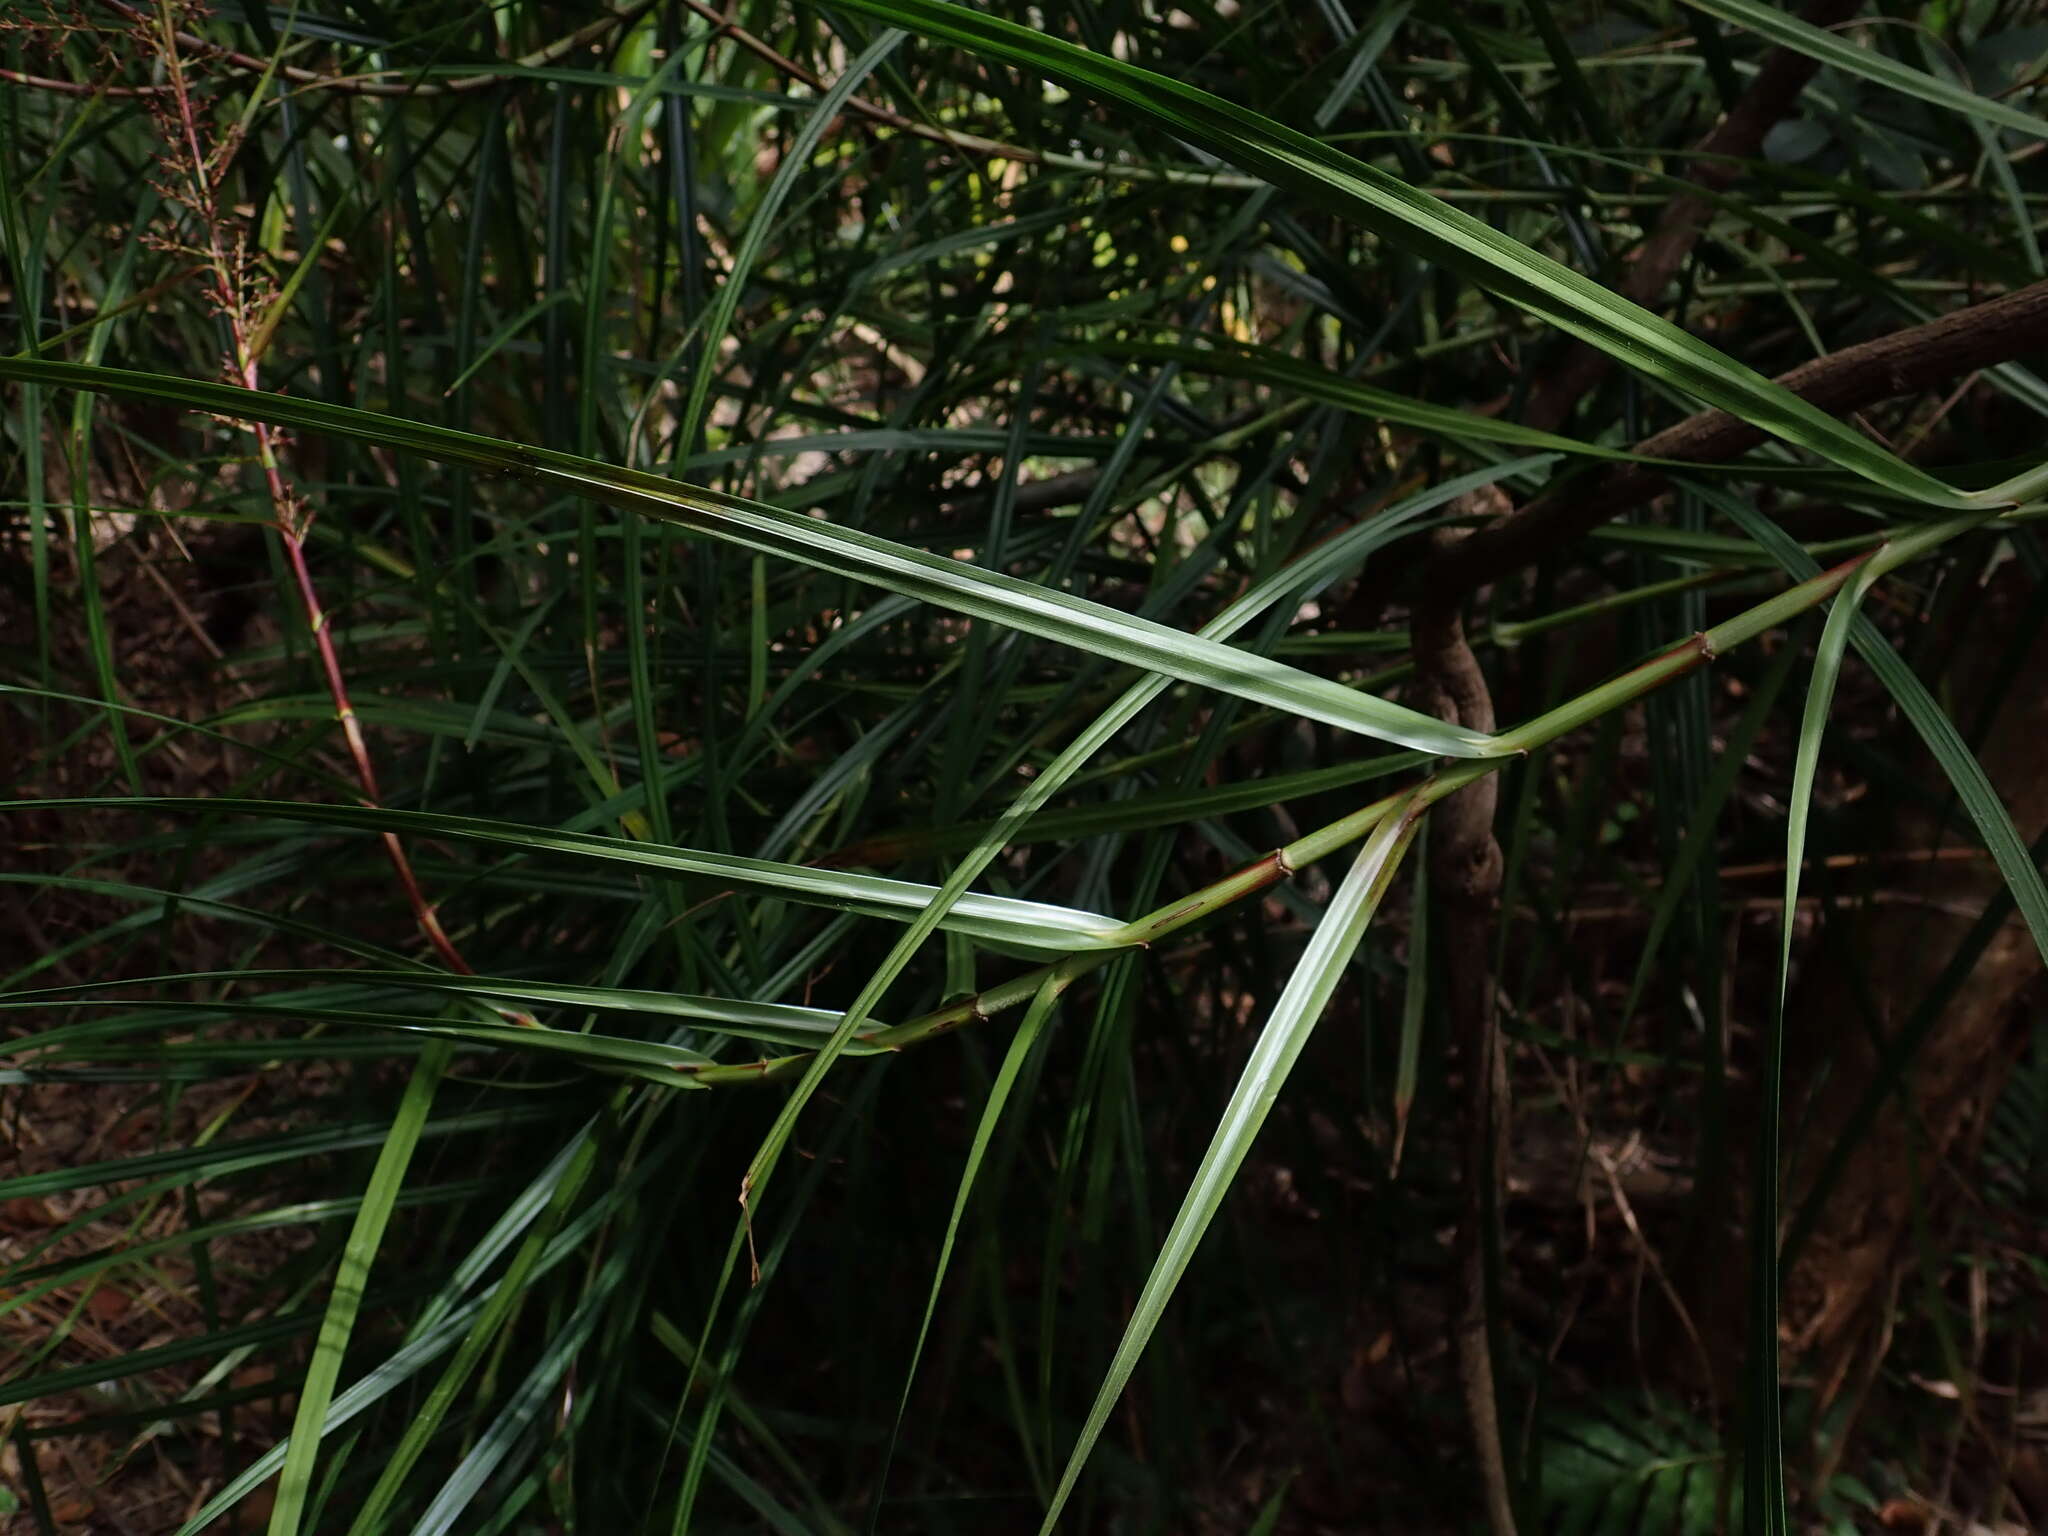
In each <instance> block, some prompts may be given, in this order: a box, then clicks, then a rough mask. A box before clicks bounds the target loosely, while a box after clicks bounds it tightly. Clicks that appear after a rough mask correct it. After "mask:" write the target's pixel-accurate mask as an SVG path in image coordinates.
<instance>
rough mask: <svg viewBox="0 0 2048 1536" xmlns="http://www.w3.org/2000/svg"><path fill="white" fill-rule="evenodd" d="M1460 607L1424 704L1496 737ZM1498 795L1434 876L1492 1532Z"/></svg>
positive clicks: (1475, 798) (1498, 1529)
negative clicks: (1458, 1087) (1458, 1093)
mask: <svg viewBox="0 0 2048 1536" xmlns="http://www.w3.org/2000/svg"><path fill="white" fill-rule="evenodd" d="M1461 500H1462V501H1463V502H1464V506H1463V507H1462V508H1461V510H1464V511H1467V512H1474V513H1485V512H1488V511H1491V510H1493V509H1494V508H1495V507H1496V506H1498V507H1502V508H1504V507H1505V506H1506V504H1507V497H1506V495H1505V494H1504V493H1503V492H1502V491H1501V490H1500V489H1499V488H1498V487H1497V486H1489V487H1488V488H1487V489H1486V490H1484V491H1478V492H1474V493H1472V494H1471V495H1469V496H1467V497H1464V498H1461ZM1457 538H1459V535H1458V534H1457V533H1455V532H1453V531H1452V530H1449V529H1445V530H1441V531H1440V532H1439V533H1438V535H1437V539H1438V541H1439V544H1440V545H1443V544H1447V543H1450V542H1453V541H1455V540H1456V539H1457ZM1459 607H1460V605H1459V604H1458V603H1457V602H1455V601H1453V602H1448V603H1435V602H1425V603H1424V604H1422V605H1421V606H1420V607H1418V608H1417V609H1416V612H1415V618H1414V622H1413V625H1412V634H1413V637H1414V648H1415V661H1416V669H1417V672H1418V674H1419V677H1420V684H1421V688H1420V699H1419V707H1420V708H1421V709H1423V710H1424V711H1425V712H1427V713H1430V714H1434V715H1437V716H1438V717H1440V718H1441V719H1444V720H1448V721H1450V722H1451V723H1453V724H1454V725H1462V726H1464V727H1466V728H1467V729H1468V730H1474V731H1484V732H1486V733H1487V734H1489V735H1491V734H1492V732H1493V730H1494V727H1495V720H1494V709H1493V696H1492V694H1491V693H1489V692H1488V690H1487V686H1486V674H1485V673H1484V672H1482V671H1481V670H1480V667H1479V659H1478V658H1477V657H1476V656H1474V655H1473V654H1472V646H1471V644H1470V642H1469V641H1468V640H1467V639H1466V637H1465V628H1464V624H1463V622H1462V621H1461V619H1460V617H1459ZM1499 796H1500V785H1499V781H1498V779H1497V778H1496V776H1495V775H1492V774H1488V775H1487V776H1486V777H1485V778H1483V779H1480V780H1479V781H1478V782H1477V783H1475V784H1471V785H1469V786H1467V787H1466V788H1464V789H1461V790H1459V791H1458V792H1457V793H1456V794H1454V795H1451V796H1449V797H1447V798H1446V799H1445V800H1444V802H1443V803H1442V804H1441V805H1440V806H1438V807H1437V808H1436V810H1435V812H1434V813H1433V814H1432V815H1431V818H1430V822H1431V825H1430V833H1429V839H1430V840H1429V863H1430V870H1429V877H1430V891H1431V895H1432V897H1433V898H1434V900H1435V901H1436V903H1437V906H1438V908H1439V910H1440V911H1441V913H1442V920H1443V934H1444V938H1443V951H1444V963H1445V972H1446V976H1445V981H1446V999H1445V1001H1446V1012H1447V1013H1448V1015H1449V1019H1450V1028H1451V1039H1452V1042H1453V1044H1454V1045H1455V1047H1456V1049H1457V1051H1458V1053H1459V1056H1460V1058H1461V1059H1462V1060H1463V1062H1464V1066H1465V1114H1464V1125H1463V1131H1464V1178H1463V1191H1462V1203H1461V1207H1460V1211H1459V1219H1458V1240H1457V1250H1456V1253H1457V1276H1458V1279H1457V1287H1458V1290H1457V1298H1456V1304H1455V1307H1454V1310H1453V1313H1452V1323H1451V1344H1452V1353H1453V1357H1454V1358H1455V1359H1456V1361H1457V1366H1458V1382H1459V1386H1460V1388H1461V1389H1462V1392H1463V1396H1464V1399H1465V1418H1466V1422H1467V1425H1468V1426H1469V1428H1470V1430H1471V1433H1472V1449H1473V1457H1474V1462H1475V1464H1476V1466H1477V1468H1478V1471H1479V1477H1480V1482H1481V1485H1482V1489H1483V1492H1484V1495H1485V1504H1486V1520H1487V1528H1488V1530H1490V1531H1491V1532H1492V1536H1515V1512H1514V1503H1513V1500H1512V1498H1511V1497H1510V1493H1509V1487H1510V1485H1509V1479H1508V1464H1507V1455H1506V1452H1505V1450H1504V1449H1503V1447H1502V1443H1501V1432H1500V1404H1499V1398H1498V1394H1497V1392H1496V1391H1495V1387H1494V1379H1493V1349H1492V1344H1491V1341H1490V1339H1489V1337H1488V1328H1487V1317H1488V1313H1487V1301H1486V1289H1487V1288H1486V1253H1487V1247H1488V1239H1489V1237H1490V1236H1491V1234H1492V1232H1493V1231H1494V1230H1495V1228H1496V1226H1497V1224H1498V1222H1499V1219H1500V1205H1501V1193H1502V1190H1503V1188H1504V1187H1505V1182H1506V1181H1505V1173H1506V1164H1505V1161H1504V1155H1505V1148H1506V1145H1507V1130H1508V1075H1507V1056H1506V1053H1505V1051H1504V1050H1503V1049H1502V1046H1501V1038H1500V1021H1499V1017H1498V1010H1497V1009H1496V1007H1495V999H1494V982H1493V969H1492V956H1491V954H1490V953H1489V951H1490V949H1491V936H1492V932H1493V912H1494V908H1495V906H1496V905H1497V904H1498V901H1499V898H1500V883H1501V872H1502V862H1503V861H1502V858H1501V850H1500V843H1499V842H1498V841H1497V840H1496V839H1495V837H1494V835H1493V818H1494V812H1495V810H1496V809H1497V808H1498V804H1499Z"/></svg>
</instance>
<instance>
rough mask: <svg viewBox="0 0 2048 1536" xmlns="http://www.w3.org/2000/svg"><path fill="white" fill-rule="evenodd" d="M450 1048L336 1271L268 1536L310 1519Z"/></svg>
mask: <svg viewBox="0 0 2048 1536" xmlns="http://www.w3.org/2000/svg"><path fill="white" fill-rule="evenodd" d="M448 1057H449V1048H448V1047H447V1046H436V1047H435V1048H434V1049H432V1050H430V1051H428V1052H427V1054H426V1055H424V1056H422V1057H421V1058H420V1059H419V1061H418V1062H417V1063H416V1064H415V1065H414V1067H413V1072H412V1080H411V1081H410V1082H409V1083H408V1084H407V1085H406V1090H405V1097H404V1098H403V1099H402V1100H401V1101H400V1102H399V1106H398V1114H397V1117H396V1118H395V1119H394V1120H393V1121H392V1122H391V1134H390V1135H389V1136H388V1137H387V1138H385V1142H384V1148H383V1150H382V1151H381V1152H379V1153H378V1154H377V1164H376V1167H374V1168H373V1169H371V1171H370V1182H369V1183H368V1184H367V1185H366V1186H365V1187H364V1190H363V1204H362V1208H361V1209H360V1210H358V1211H357V1212H356V1220H355V1226H354V1227H353V1228H351V1229H350V1231H349V1235H348V1242H347V1244H346V1245H345V1246H344V1247H343V1249H342V1253H341V1263H340V1266H339V1267H338V1268H337V1269H336V1270H335V1273H334V1292H333V1295H332V1297H331V1298H330V1299H329V1301H328V1303H327V1315H326V1316H325V1317H324V1318H323V1319H321V1323H320V1336H319V1338H318V1339H317V1340H316V1341H315V1343H314V1345H313V1359H312V1363H311V1364H310V1365H308V1366H307V1368H306V1379H305V1382H304V1383H303V1385H301V1387H300V1388H299V1406H298V1410H297V1412H296V1413H294V1414H293V1416H292V1436H291V1449H290V1451H289V1452H288V1453H287V1454H286V1456H285V1459H284V1471H283V1473H282V1475H281V1476H280V1477H279V1478H278V1482H277V1502H276V1503H275V1504H273V1505H272V1506H271V1511H270V1527H269V1531H270V1536H297V1532H298V1529H299V1525H300V1522H301V1521H302V1520H303V1519H304V1518H305V1515H306V1500H307V1495H308V1494H309V1493H310V1492H311V1490H312V1485H313V1463H314V1460H315V1458H316V1457H317V1456H318V1455H319V1451H320V1426H321V1424H322V1423H323V1422H324V1421H325V1419H326V1418H327V1409H328V1405H329V1404H330V1403H332V1402H333V1400H334V1388H335V1383H336V1382H338V1381H339V1380H340V1378H341V1357H342V1355H343V1353H344V1352H345V1351H346V1350H347V1348H348V1341H349V1336H350V1335H351V1334H352V1333H354V1332H355V1325H356V1313H357V1311H358V1310H359V1309H360V1308H361V1306H362V1302H363V1291H364V1288H365V1287H366V1286H367V1284H368V1283H369V1277H370V1265H371V1263H372V1262H373V1261H374V1260H375V1258H376V1257H377V1250H378V1249H379V1248H381V1247H382V1246H383V1244H384V1229H385V1227H386V1226H387V1225H389V1224H390V1221H391V1211H392V1207H393V1206H394V1205H395V1204H396V1202H397V1199H398V1191H399V1189H400V1187H401V1186H402V1185H403V1184H404V1183H405V1172H406V1169H407V1168H408V1167H410V1166H411V1164H412V1154H413V1149H414V1148H415V1147H417V1146H418V1145H419V1140H420V1129H421V1127H423V1126H424V1125H425V1124H426V1121H427V1111H428V1110H429V1109H430V1108H432V1106H433V1102H434V1090H435V1089H436V1088H437V1087H438V1086H440V1081H441V1073H442V1071H443V1069H445V1068H446V1066H447V1065H448Z"/></svg>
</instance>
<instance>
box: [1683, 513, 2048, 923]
mask: <svg viewBox="0 0 2048 1536" xmlns="http://www.w3.org/2000/svg"><path fill="white" fill-rule="evenodd" d="M1715 499H1716V503H1717V505H1719V506H1721V507H1723V508H1724V509H1725V510H1726V511H1727V512H1728V514H1729V515H1730V516H1731V517H1733V518H1735V519H1736V521H1738V522H1739V523H1740V524H1741V525H1742V528H1743V531H1744V532H1746V533H1748V534H1749V535H1750V537H1752V538H1754V539H1755V540H1756V541H1757V542H1758V543H1759V544H1761V545H1763V547H1764V548H1765V549H1767V550H1769V551H1770V553H1771V556H1772V557H1773V558H1774V559H1776V560H1777V561H1778V562H1779V563H1780V564H1781V565H1783V566H1784V568H1785V569H1786V570H1787V571H1789V572H1790V573H1791V574H1792V575H1794V576H1798V577H1811V576H1813V575H1815V574H1817V573H1818V571H1819V569H1820V567H1819V566H1818V565H1817V564H1816V563H1815V562H1814V560H1813V557H1812V556H1810V555H1808V554H1807V553H1806V551H1805V550H1803V549H1801V548H1800V547H1799V545H1798V543H1797V542H1796V541H1794V540H1793V539H1792V538H1791V536H1790V535H1788V534H1787V533H1785V531H1784V530H1783V529H1781V528H1779V527H1778V526H1777V524H1775V523H1773V522H1772V521H1771V520H1770V519H1769V518H1767V517H1764V516H1763V515H1762V514H1761V513H1759V512H1758V511H1756V509H1755V508H1753V507H1751V506H1750V505H1749V504H1748V503H1747V502H1745V501H1743V500H1742V499H1741V498H1739V497H1716V498H1715ZM1850 642H1851V643H1852V644H1853V645H1854V646H1855V647H1856V654H1857V655H1859V656H1861V657H1862V658H1863V660H1864V662H1865V664H1866V665H1868V666H1869V668H1870V670H1871V671H1872V672H1873V673H1875V674H1876V675H1877V679H1878V681H1879V682H1881V683H1883V684H1884V686H1885V688H1886V690H1887V691H1888V692H1889V693H1890V694H1891V696H1892V698H1893V699H1894V700H1895V701H1896V702H1897V704H1898V706H1899V710H1900V712H1901V713H1902V714H1904V715H1905V717H1906V718H1907V719H1908V720H1909V721H1911V722H1912V725H1913V729H1915V730H1916V731H1918V732H1919V733H1920V739H1921V741H1923V742H1925V743H1926V745H1927V750H1928V751H1929V752H1931V753H1933V754H1934V760H1935V761H1936V762H1937V763H1939V764H1940V765H1941V771H1942V772H1943V773H1945V774H1947V775H1948V780H1949V783H1951V784H1952V785H1954V786H1955V791H1956V798H1957V799H1959V800H1960V801H1961V802H1962V805H1963V809H1964V810H1965V811H1967V812H1968V813H1969V816H1970V820H1971V821H1972V822H1973V823H1975V825H1976V828H1977V835H1978V836H1979V837H1981V838H1983V839H1984V846H1985V847H1986V848H1987V849H1989V850H1990V853H1991V858H1992V861H1993V862H1994V863H1995V864H1997V866H1998V872H1999V874H2001V875H2002V876H2004V877H2005V883H2006V886H2007V888H2008V889H2009V890H2011V892H2012V897H2013V901H2014V903H2015V904H2016V905H2017V906H2018V907H2019V909H2020V915H2021V916H2022V917H2023V918H2025V919H2026V924H2027V931H2028V932H2029V933H2031V934H2032V935H2033V937H2034V947H2035V948H2036V949H2037V950H2039V951H2040V952H2041V954H2042V956H2043V957H2044V958H2048V880H2044V879H2043V878H2042V874H2041V871H2040V870H2039V869H2038V868H2037V867H2036V866H2035V864H2034V860H2033V856H2032V855H2031V854H2030V853H2029V852H2028V851H2027V844H2026V839H2025V838H2023V837H2021V836H2020V832H2019V828H2018V827H2016V826H2014V825H2013V820H2012V813H2011V812H2010V811H2008V810H2007V809H2006V808H2005V802H2004V801H2003V800H2001V799H2000V798H1999V797H1998V791H1997V789H1995V788H1994V787H1993V786H1992V783H1991V780H1990V778H1989V777H1988V776H1986V774H1985V772H1984V766H1983V764H1981V763H1979V762H1978V761H1977V755H1976V754H1975V753H1974V752H1972V751H1971V750H1970V746H1969V743H1968V742H1966V741H1964V740H1963V736H1962V732H1960V731H1958V730H1957V729H1956V725H1955V722H1954V721H1953V720H1951V719H1949V717H1948V711H1947V710H1945V709H1943V708H1942V707H1941V705H1940V703H1939V702H1937V701H1936V699H1935V697H1934V695H1933V694H1931V693H1929V692H1928V691H1927V685H1926V684H1925V683H1923V682H1921V681H1920V679H1919V678H1918V677H1916V676H1915V675H1914V673H1913V669H1912V668H1911V667H1910V666H1908V665H1907V664H1906V659H1905V658H1904V657H1903V656H1901V655H1900V654H1899V653H1898V651H1897V649H1896V648H1894V647H1893V645H1892V644H1891V642H1890V641H1888V640H1886V639H1885V637H1884V634H1883V632H1882V631H1881V630H1879V629H1878V627H1877V626H1876V625H1875V624H1872V623H1871V622H1870V620H1869V619H1867V618H1864V617H1862V616H1861V615H1858V617H1857V619H1856V622H1855V625H1854V627H1853V628H1852V629H1851V631H1850Z"/></svg>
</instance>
